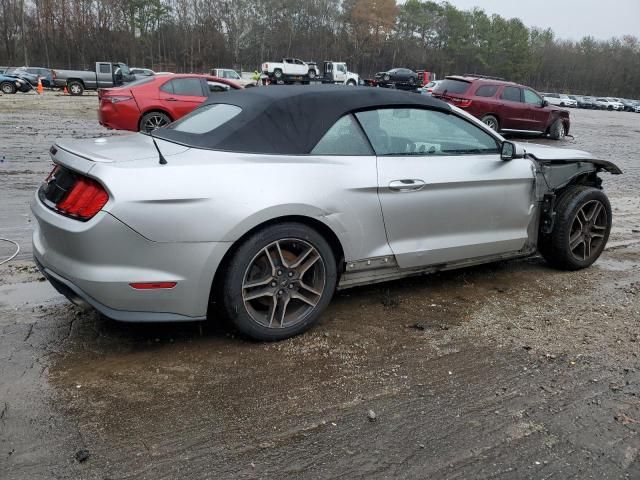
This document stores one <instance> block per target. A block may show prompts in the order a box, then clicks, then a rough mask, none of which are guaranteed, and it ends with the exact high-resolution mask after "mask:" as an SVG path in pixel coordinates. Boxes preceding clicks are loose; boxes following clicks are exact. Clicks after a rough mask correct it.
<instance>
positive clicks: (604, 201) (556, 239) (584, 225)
mask: <svg viewBox="0 0 640 480" xmlns="http://www.w3.org/2000/svg"><path fill="white" fill-rule="evenodd" d="M610 232H611V204H610V203H609V199H608V198H607V196H606V195H605V194H604V192H603V191H602V190H598V189H597V188H594V187H587V186H575V187H570V188H569V189H568V190H567V191H566V192H564V194H563V195H562V196H561V197H560V198H559V201H558V203H557V207H556V221H555V225H554V227H553V231H552V232H551V233H550V234H541V235H540V238H539V242H538V249H539V251H540V253H541V255H542V256H543V257H544V259H545V260H546V261H547V262H548V263H549V264H550V265H551V266H553V267H555V268H559V269H562V270H579V269H581V268H586V267H588V266H589V265H591V264H592V263H593V262H595V261H596V260H597V259H598V257H599V256H600V254H601V253H602V251H603V250H604V247H605V245H606V244H607V240H608V239H609V233H610Z"/></svg>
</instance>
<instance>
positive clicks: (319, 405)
mask: <svg viewBox="0 0 640 480" xmlns="http://www.w3.org/2000/svg"><path fill="white" fill-rule="evenodd" d="M96 107H97V101H96V97H95V96H85V97H80V98H75V97H65V96H60V95H57V94H55V93H51V92H47V94H45V95H44V96H42V97H38V96H36V95H33V94H27V95H11V96H8V95H5V96H0V237H6V238H10V239H13V240H16V241H18V242H19V243H20V245H21V248H22V250H21V252H20V254H19V256H18V259H17V260H15V261H12V262H10V263H8V264H5V265H2V266H0V472H1V475H0V476H1V477H2V478H3V479H5V478H6V479H24V478H29V479H51V478H83V479H106V478H109V479H124V478H148V479H164V478H167V479H170V478H212V479H213V478H215V479H217V478H279V479H282V478H292V479H294V478H345V479H346V478H349V479H352V478H450V479H469V478H474V479H475V478H479V479H483V478H487V479H488V478H491V479H495V478H505V479H513V478H532V479H534V478H535V479H546V478H562V479H568V478H574V479H586V478H594V479H609V478H611V479H618V478H640V436H639V433H640V363H639V358H638V355H639V354H640V325H639V324H638V319H639V318H640V301H639V294H640V213H639V212H640V209H639V207H640V198H639V196H638V183H640V164H639V163H638V161H637V159H636V156H637V152H638V147H637V146H638V145H640V128H639V125H640V123H639V120H640V116H639V115H637V114H632V113H618V112H595V111H582V110H575V111H572V112H571V115H572V122H573V125H572V133H573V135H574V136H575V138H574V139H567V140H565V141H562V142H561V143H560V144H561V145H563V146H567V147H574V148H580V149H584V150H589V151H591V152H593V153H594V154H596V155H598V156H600V157H601V158H603V159H608V160H612V161H614V162H616V163H617V164H618V165H619V166H620V167H621V168H622V169H623V171H624V175H620V176H610V175H608V174H603V178H604V185H605V190H606V192H607V193H608V194H609V196H610V198H611V201H612V205H613V209H614V230H613V233H612V237H611V240H610V243H609V246H608V248H607V250H606V251H605V253H604V254H603V256H602V258H601V259H600V260H599V261H598V262H597V263H596V264H595V265H594V266H593V267H591V268H589V269H587V270H584V271H579V272H559V271H555V270H551V269H549V268H547V267H546V266H545V264H544V262H543V261H542V260H540V259H539V258H532V259H528V260H525V261H511V262H502V263H497V264H492V265H487V266H482V267H476V268H470V269H465V270H460V271H456V272H447V273H441V274H436V275H430V276H425V277H423V278H414V279H410V280H403V281H397V282H392V283H388V284H384V285H377V286H371V287H365V288H358V289H354V290H348V291H345V292H342V293H339V294H338V295H337V296H336V298H335V299H334V301H333V303H332V305H331V307H330V308H329V310H328V311H327V313H326V314H325V315H324V317H323V319H322V321H321V323H320V324H319V325H318V326H317V327H315V328H314V329H313V330H311V331H310V332H308V333H307V334H305V335H302V336H300V337H297V338H295V339H292V340H288V341H284V342H280V343H277V344H259V343H250V342H245V341H242V340H239V339H237V338H235V337H234V336H233V334H231V333H230V332H228V331H227V330H225V329H224V328H223V327H222V326H220V325H217V324H215V323H213V322H212V323H205V324H171V325H166V324H165V325H130V324H122V323H116V322H112V321H108V320H105V319H103V318H100V317H99V316H98V315H96V314H95V313H93V312H91V311H83V310H81V309H79V308H77V307H74V306H72V305H71V304H69V303H68V302H66V301H65V300H64V299H63V298H61V297H60V296H59V295H57V294H55V293H54V292H53V291H52V289H51V287H50V286H49V285H48V283H47V282H43V281H41V280H42V278H41V277H40V275H39V274H38V272H37V271H36V270H35V268H34V266H33V263H32V262H31V260H30V257H31V247H30V241H29V236H30V231H31V225H30V223H31V221H30V214H29V207H28V205H29V202H30V200H31V197H32V196H33V193H34V191H35V189H36V188H37V186H38V184H39V183H40V182H41V181H42V180H43V179H44V177H45V176H46V175H47V173H48V172H49V170H50V168H51V164H50V161H49V160H48V155H47V150H48V148H49V146H50V144H51V143H52V141H53V140H54V139H55V138H58V137H60V136H74V137H93V136H98V135H111V134H114V132H110V131H107V130H105V129H103V128H102V127H100V126H99V124H98V122H97V120H96ZM537 141H538V142H542V143H550V144H554V145H557V143H556V142H551V141H546V140H537ZM12 251H13V248H12V247H11V246H10V245H9V244H4V243H0V260H1V259H2V258H6V257H7V256H9V255H10V254H11V252H12Z"/></svg>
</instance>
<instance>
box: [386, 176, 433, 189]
mask: <svg viewBox="0 0 640 480" xmlns="http://www.w3.org/2000/svg"><path fill="white" fill-rule="evenodd" d="M424 186H425V183H424V181H423V180H420V179H419V178H416V179H411V178H406V179H403V180H393V181H392V182H389V190H393V191H394V192H417V191H418V190H421V189H422V188H423V187H424Z"/></svg>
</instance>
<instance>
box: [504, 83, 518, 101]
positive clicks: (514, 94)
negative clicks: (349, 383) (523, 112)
mask: <svg viewBox="0 0 640 480" xmlns="http://www.w3.org/2000/svg"><path fill="white" fill-rule="evenodd" d="M500 98H502V99H503V100H508V101H509V102H521V101H522V98H521V97H520V89H519V88H518V87H504V90H503V91H502V95H501V96H500Z"/></svg>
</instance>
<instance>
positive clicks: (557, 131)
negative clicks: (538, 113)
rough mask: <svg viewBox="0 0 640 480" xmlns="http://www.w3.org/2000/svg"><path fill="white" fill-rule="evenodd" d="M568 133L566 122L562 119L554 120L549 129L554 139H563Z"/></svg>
mask: <svg viewBox="0 0 640 480" xmlns="http://www.w3.org/2000/svg"><path fill="white" fill-rule="evenodd" d="M566 134H567V130H566V128H565V126H564V122H563V121H562V120H560V119H558V120H556V121H555V122H553V125H551V128H550V129H549V136H550V137H551V138H552V139H553V140H562V139H563V138H564V137H565V135H566Z"/></svg>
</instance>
